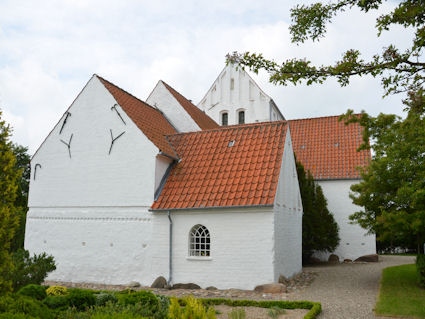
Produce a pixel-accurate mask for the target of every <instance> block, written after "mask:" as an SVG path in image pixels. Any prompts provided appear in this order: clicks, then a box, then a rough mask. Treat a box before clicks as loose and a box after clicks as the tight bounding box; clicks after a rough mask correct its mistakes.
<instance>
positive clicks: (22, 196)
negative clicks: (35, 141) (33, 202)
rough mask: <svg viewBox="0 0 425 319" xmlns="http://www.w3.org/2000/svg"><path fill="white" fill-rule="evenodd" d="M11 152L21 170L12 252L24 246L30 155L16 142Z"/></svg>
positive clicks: (26, 149)
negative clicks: (16, 222)
mask: <svg viewBox="0 0 425 319" xmlns="http://www.w3.org/2000/svg"><path fill="white" fill-rule="evenodd" d="M12 152H13V154H14V155H15V157H16V163H15V169H17V170H19V171H20V172H21V174H20V178H19V180H18V189H17V194H16V195H17V196H16V200H15V206H16V207H17V211H16V216H17V218H18V222H19V226H18V228H17V229H16V231H15V235H14V237H13V239H12V243H11V246H10V251H11V252H14V251H17V250H18V249H21V248H22V249H23V248H24V239H25V223H26V217H27V210H28V207H27V203H28V191H29V181H30V174H31V166H30V160H31V157H30V155H29V154H28V148H26V147H24V146H21V145H18V144H13V145H12Z"/></svg>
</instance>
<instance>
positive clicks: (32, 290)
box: [18, 284, 47, 300]
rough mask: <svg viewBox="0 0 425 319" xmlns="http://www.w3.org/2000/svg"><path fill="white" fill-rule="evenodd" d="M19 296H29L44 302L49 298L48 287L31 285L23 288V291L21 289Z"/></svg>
mask: <svg viewBox="0 0 425 319" xmlns="http://www.w3.org/2000/svg"><path fill="white" fill-rule="evenodd" d="M18 294H19V295H24V296H28V297H31V298H34V299H37V300H43V299H44V298H46V297H47V294H46V287H44V286H40V285H35V284H29V285H26V286H25V287H22V288H21V289H19V291H18Z"/></svg>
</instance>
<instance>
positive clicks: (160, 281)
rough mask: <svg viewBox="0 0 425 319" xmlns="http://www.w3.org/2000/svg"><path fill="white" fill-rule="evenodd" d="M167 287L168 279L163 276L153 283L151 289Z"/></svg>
mask: <svg viewBox="0 0 425 319" xmlns="http://www.w3.org/2000/svg"><path fill="white" fill-rule="evenodd" d="M166 286H167V279H165V278H164V277H162V276H159V277H158V278H156V279H155V281H154V282H153V283H152V285H151V288H165V287H166Z"/></svg>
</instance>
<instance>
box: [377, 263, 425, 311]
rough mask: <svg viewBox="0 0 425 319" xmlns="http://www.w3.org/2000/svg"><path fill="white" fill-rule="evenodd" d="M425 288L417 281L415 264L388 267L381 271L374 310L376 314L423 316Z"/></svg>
mask: <svg viewBox="0 0 425 319" xmlns="http://www.w3.org/2000/svg"><path fill="white" fill-rule="evenodd" d="M424 300H425V289H423V288H420V287H419V286H418V282H417V270H416V266H415V265H402V266H395V267H388V268H385V269H384V270H383V271H382V278H381V285H380V289H379V296H378V302H377V303H376V306H375V312H376V314H377V315H378V316H383V315H385V316H389V317H400V318H425V307H424Z"/></svg>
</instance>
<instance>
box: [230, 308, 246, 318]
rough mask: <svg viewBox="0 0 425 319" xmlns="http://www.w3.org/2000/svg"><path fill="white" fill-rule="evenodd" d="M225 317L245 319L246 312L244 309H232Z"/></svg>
mask: <svg viewBox="0 0 425 319" xmlns="http://www.w3.org/2000/svg"><path fill="white" fill-rule="evenodd" d="M227 317H228V318H229V319H245V318H246V312H245V309H244V308H235V309H232V311H230V312H229V313H228V314H227Z"/></svg>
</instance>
